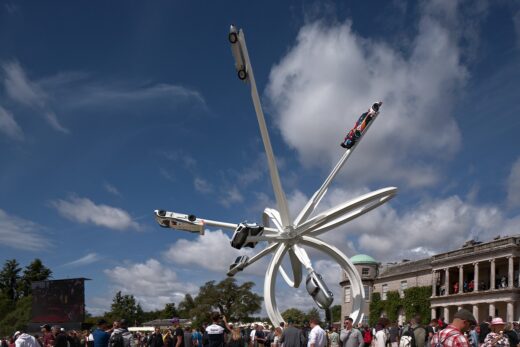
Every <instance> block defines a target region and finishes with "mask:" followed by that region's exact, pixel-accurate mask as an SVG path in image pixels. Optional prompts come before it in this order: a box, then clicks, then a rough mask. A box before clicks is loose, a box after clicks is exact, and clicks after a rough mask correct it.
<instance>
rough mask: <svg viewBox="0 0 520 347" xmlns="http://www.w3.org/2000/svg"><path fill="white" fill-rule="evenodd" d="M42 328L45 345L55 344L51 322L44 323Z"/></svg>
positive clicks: (47, 346)
mask: <svg viewBox="0 0 520 347" xmlns="http://www.w3.org/2000/svg"><path fill="white" fill-rule="evenodd" d="M40 329H41V332H42V340H43V347H52V346H54V336H53V335H52V332H51V326H50V325H49V324H44V325H42V326H41V327H40Z"/></svg>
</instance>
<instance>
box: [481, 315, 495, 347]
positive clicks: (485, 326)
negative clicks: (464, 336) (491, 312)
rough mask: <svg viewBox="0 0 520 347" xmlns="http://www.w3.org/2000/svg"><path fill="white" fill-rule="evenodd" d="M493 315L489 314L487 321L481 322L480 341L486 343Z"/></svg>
mask: <svg viewBox="0 0 520 347" xmlns="http://www.w3.org/2000/svg"><path fill="white" fill-rule="evenodd" d="M492 319H493V317H491V316H489V317H488V318H487V320H486V321H484V322H482V323H480V326H479V328H480V332H479V335H478V342H479V343H481V344H482V343H484V340H485V339H486V336H487V334H489V332H490V331H491V320H492Z"/></svg>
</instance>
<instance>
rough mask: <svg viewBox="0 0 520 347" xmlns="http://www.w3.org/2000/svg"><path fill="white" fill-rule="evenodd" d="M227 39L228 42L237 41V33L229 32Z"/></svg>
mask: <svg viewBox="0 0 520 347" xmlns="http://www.w3.org/2000/svg"><path fill="white" fill-rule="evenodd" d="M228 39H229V42H231V43H237V41H238V35H237V33H229V35H228Z"/></svg>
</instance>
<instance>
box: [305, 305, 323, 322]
mask: <svg viewBox="0 0 520 347" xmlns="http://www.w3.org/2000/svg"><path fill="white" fill-rule="evenodd" d="M305 316H306V317H305V318H306V319H305V320H307V321H309V320H311V319H317V320H318V322H320V323H321V317H320V311H318V309H317V308H316V307H313V308H311V309H310V310H309V311H307V314H306V315H305Z"/></svg>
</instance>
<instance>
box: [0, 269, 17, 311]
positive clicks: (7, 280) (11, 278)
mask: <svg viewBox="0 0 520 347" xmlns="http://www.w3.org/2000/svg"><path fill="white" fill-rule="evenodd" d="M20 271H22V269H21V268H20V264H18V262H17V261H16V259H9V260H6V261H5V263H4V267H3V269H2V271H0V290H1V291H2V292H3V293H4V294H5V295H6V296H7V298H8V299H9V300H10V301H11V302H16V300H18V296H19V293H18V286H19V284H20Z"/></svg>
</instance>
